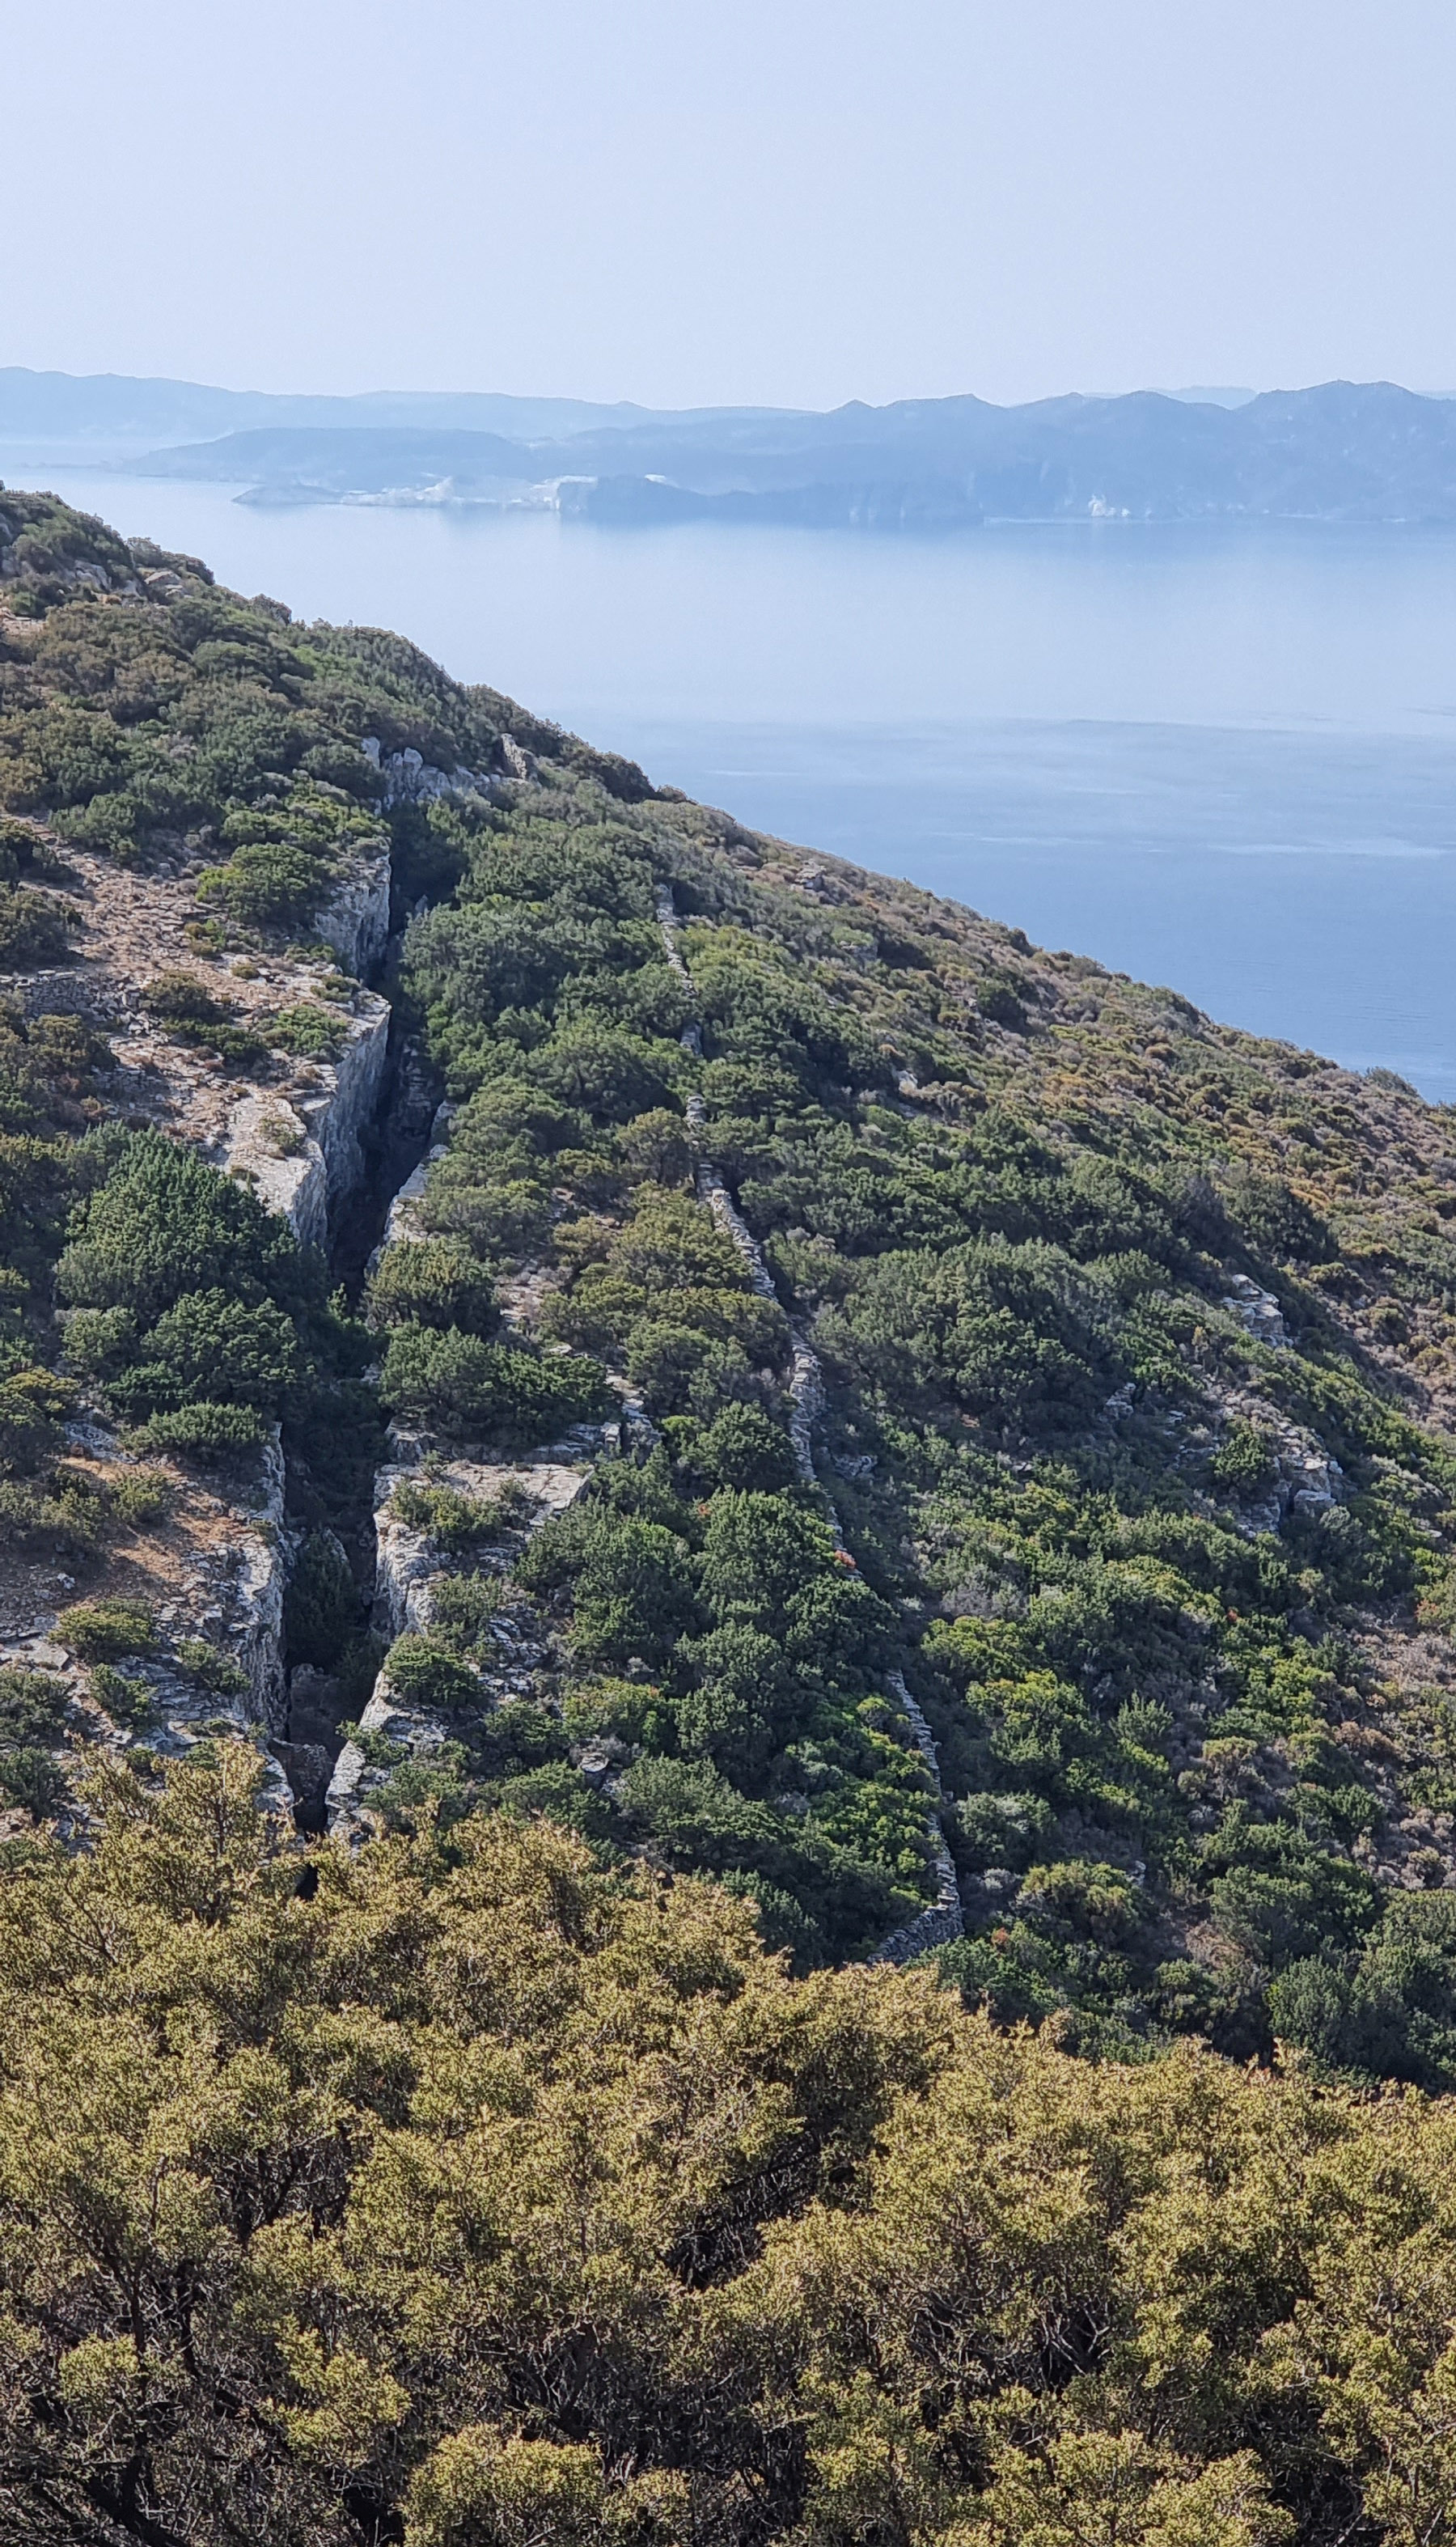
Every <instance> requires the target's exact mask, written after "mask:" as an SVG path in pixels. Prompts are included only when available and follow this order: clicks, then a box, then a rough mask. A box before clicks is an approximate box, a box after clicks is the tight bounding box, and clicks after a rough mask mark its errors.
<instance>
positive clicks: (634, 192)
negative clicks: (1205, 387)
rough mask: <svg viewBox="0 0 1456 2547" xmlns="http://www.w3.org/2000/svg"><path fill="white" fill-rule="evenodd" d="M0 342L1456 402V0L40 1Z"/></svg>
mask: <svg viewBox="0 0 1456 2547" xmlns="http://www.w3.org/2000/svg"><path fill="white" fill-rule="evenodd" d="M5 28H6V33H5V47H4V52H5V120H4V162H5V199H6V229H7V233H8V236H7V254H6V258H5V280H4V288H3V299H0V363H26V364H30V365H34V366H36V367H38V368H55V369H60V370H67V371H100V370H112V371H123V372H142V373H152V372H155V373H161V372H166V373H172V374H175V375H179V376H181V377H184V378H190V379H196V380H208V381H214V382H218V383H222V384H225V385H227V386H231V387H237V388H244V387H252V388H259V389H276V390H282V389H309V390H339V391H346V390H357V389H368V388H385V387H387V388H440V389H444V388H452V389H496V390H511V391H517V392H535V393H541V394H547V393H559V394H567V395H578V396H590V397H603V398H613V397H634V398H638V399H642V400H643V401H645V402H648V403H652V404H686V403H693V402H708V401H713V402H717V401H720V400H723V401H728V400H734V401H736V400H751V401H763V402H768V403H784V404H799V405H815V406H818V405H829V404H833V403H837V402H838V401H839V400H840V399H843V398H847V397H853V396H859V397H865V398H869V399H873V400H877V401H878V400H883V399H886V398H892V397H898V396H909V395H920V396H926V395H941V394H944V393H947V392H951V391H959V390H975V391H977V392H979V393H980V394H981V395H985V396H989V397H994V398H1019V397H1032V396H1039V395H1046V394H1049V393H1052V392H1055V391H1059V390H1063V389H1071V388H1081V389H1122V388H1131V387H1135V386H1139V385H1145V384H1153V385H1158V386H1167V387H1175V386H1180V385H1182V384H1184V383H1187V382H1190V381H1197V382H1213V383H1225V382H1234V383H1241V382H1247V383H1250V384H1252V385H1255V386H1258V387H1271V386H1276V385H1283V386H1288V385H1297V384H1302V383H1306V382H1310V381H1316V380H1322V379H1328V378H1330V377H1332V376H1335V375H1343V376H1345V377H1349V378H1354V379H1370V378H1377V377H1386V378H1394V379H1399V380H1403V381H1405V382H1407V383H1408V384H1409V385H1411V386H1412V387H1414V388H1422V389H1452V390H1456V297H1453V289H1452V274H1453V270H1456V259H1453V245H1456V240H1453V227H1456V222H1453V212H1456V154H1453V152H1452V150H1451V147H1450V138H1449V135H1450V122H1451V101H1452V98H1453V95H1456V11H1453V9H1452V8H1451V6H1450V0H895V5H893V6H892V5H889V0H881V5H871V4H870V0H517V5H514V6H502V5H499V0H249V5H248V6H247V7H243V6H241V5H239V0H129V5H128V6H125V7H119V6H118V5H117V0H47V5H43V6H35V7H32V8H30V9H26V10H21V9H19V8H17V7H12V8H11V9H10V10H8V11H7V12H6V13H5Z"/></svg>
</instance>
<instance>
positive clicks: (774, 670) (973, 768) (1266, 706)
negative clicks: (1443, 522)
mask: <svg viewBox="0 0 1456 2547" xmlns="http://www.w3.org/2000/svg"><path fill="white" fill-rule="evenodd" d="M0 476H4V477H5V478H6V479H7V480H8V481H9V483H13V484H18V485H19V484H37V483H49V484H52V485H54V486H55V488H56V490H57V491H58V492H60V493H62V494H64V495H66V496H67V497H68V499H69V500H71V501H72V502H78V503H82V504H84V505H86V506H87V507H89V508H90V509H93V510H96V511H99V512H101V513H104V514H105V515H106V516H107V517H108V519H110V520H112V521H113V522H115V523H116V525H117V527H118V528H120V529H121V530H123V531H126V532H128V533H136V532H146V533H148V534H149V535H150V536H151V537H152V538H154V539H157V540H159V541H160V542H162V543H163V545H165V546H167V547H173V548H184V549H187V550H190V551H192V552H194V553H196V554H199V555H202V556H204V557H206V558H207V559H208V560H209V561H210V562H211V564H212V565H213V566H214V568H215V570H216V571H217V572H218V574H219V575H220V576H221V577H223V578H224V579H225V580H226V581H228V582H231V583H234V584H237V585H239V586H240V587H241V588H242V589H243V590H244V591H248V592H252V591H260V590H261V591H267V592H271V593H273V594H274V595H275V596H276V597H277V598H279V599H281V600H284V601H287V602H288V603H289V604H290V605H291V607H292V608H293V609H294V611H295V613H296V614H297V615H299V616H301V617H314V616H320V617H328V618H335V619H355V620H362V621H368V622H371V623H373V624H376V625H385V626H389V627H394V628H398V629H401V630H402V631H404V633H405V634H407V635H408V636H410V637H412V638H414V639H415V640H416V641H417V642H418V643H419V644H420V645H422V646H423V647H425V648H426V649H427V650H428V651H429V652H430V653H431V654H433V655H436V656H438V657H439V658H440V659H441V660H442V661H444V662H445V664H446V665H447V666H448V668H449V669H450V670H451V671H453V672H455V673H457V674H458V675H460V676H461V677H462V678H464V679H467V680H483V681H488V682H490V683H491V684H492V685H493V686H494V687H496V688H498V689H503V690H506V691H509V692H510V693H512V694H513V695H514V696H516V697H517V698H520V699H522V700H523V701H525V702H526V703H527V704H529V705H530V706H531V707H532V708H533V709H535V710H536V711H537V712H538V713H541V714H545V715H547V716H551V717H555V718H557V719H558V720H559V721H560V722H562V723H564V724H567V725H569V726H572V727H574V728H575V729H576V730H577V731H578V732H580V733H582V734H584V735H586V736H587V737H588V738H589V739H590V740H591V741H592V742H594V743H597V744H600V745H603V746H605V747H610V748H613V749H616V750H620V751H626V752H628V753H630V754H632V755H633V756H634V757H635V758H638V759H640V760H642V762H643V764H644V766H645V767H646V768H647V769H648V770H649V771H650V772H651V774H652V775H653V776H654V777H656V778H658V779H660V780H671V781H672V782H674V783H675V784H676V785H678V786H681V787H683V788H685V789H687V791H688V792H689V793H690V794H691V795H694V796H701V797H706V798H707V799H708V800H709V801H711V802H713V803H716V804H721V805H725V806H728V807H729V808H730V809H731V810H732V811H733V812H734V813H735V814H737V815H738V816H740V817H741V818H742V819H743V820H744V821H745V822H748V823H750V824H753V825H755V826H757V827H759V828H761V829H764V830H768V831H772V832H776V833H779V834H783V835H784V836H786V837H788V838H790V839H795V840H802V841H805V842H808V843H811V844H813V845H814V846H815V847H819V848H824V849H831V850H837V851H839V852H840V853H842V854H843V855H845V856H848V857H851V858H854V859H856V860H858V861H859V862H860V863H862V864H864V865H867V866H871V867H876V868H880V869H882V870H885V871H888V872H890V873H893V874H896V875H902V876H908V877H911V878H913V879H914V880H915V881H917V882H919V883H922V884H926V885H929V886H931V887H933V888H934V890H935V891H937V892H939V893H944V894H951V895H954V896H956V897H957V898H958V899H959V900H961V901H963V902H967V903H970V904H971V905H973V906H974V907H975V908H976V909H977V910H980V911H984V912H987V913H989V914H990V915H992V916H993V917H994V918H996V919H998V920H1003V921H1006V922H1011V923H1012V924H1014V925H1017V926H1020V927H1022V928H1024V929H1025V930H1026V931H1027V933H1028V935H1030V936H1031V937H1033V938H1034V939H1036V940H1038V941H1039V942H1041V943H1042V944H1044V945H1050V946H1062V947H1071V948H1074V949H1076V950H1078V951H1079V952H1082V953H1085V954H1090V955H1095V956H1098V957H1100V958H1101V960H1102V961H1103V962H1105V963H1107V964H1110V965H1112V966H1114V967H1116V968H1117V969H1119V970H1121V971H1124V972H1128V973H1132V974H1135V975H1138V976H1141V977H1142V978H1144V979H1147V980H1152V981H1155V982H1161V983H1167V984H1170V985H1171V986H1173V987H1174V988H1176V989H1177V990H1179V991H1181V992H1183V993H1184V994H1185V995H1186V996H1187V997H1188V998H1190V999H1192V1000H1195V1001H1196V1002H1197V1003H1198V1004H1199V1006H1200V1007H1203V1008H1205V1009H1208V1010H1211V1011H1212V1013H1213V1014H1214V1015H1216V1016H1218V1017H1220V1018H1223V1019H1226V1020H1228V1021H1230V1022H1232V1023H1235V1024H1238V1025H1242V1026H1247V1027H1251V1028H1253V1029H1254V1030H1255V1031H1257V1032H1259V1033H1262V1034H1270V1035H1281V1036H1285V1037H1288V1038H1289V1039H1290V1040H1292V1041H1294V1042H1296V1043H1299V1044H1304V1045H1307V1046H1311V1047H1313V1048H1315V1049H1317V1050H1319V1051H1323V1052H1327V1053H1330V1054H1332V1055H1334V1056H1335V1058H1337V1059H1338V1060H1340V1061H1343V1062H1346V1063H1348V1064H1350V1065H1351V1066H1352V1067H1354V1068H1357V1069H1369V1068H1371V1067H1373V1066H1375V1065H1377V1064H1379V1065H1382V1066H1384V1067H1385V1068H1387V1069H1393V1070H1396V1071H1399V1072H1400V1073H1401V1074H1402V1075H1403V1076H1404V1077H1406V1078H1408V1079H1410V1080H1411V1081H1412V1082H1413V1084H1414V1085H1415V1086H1416V1087H1418V1088H1419V1089H1421V1090H1422V1091H1423V1093H1424V1094H1425V1095H1427V1096H1428V1097H1431V1098H1436V1099H1439V1100H1443V1101H1456V999H1453V996H1452V984H1453V976H1456V533H1452V532H1450V531H1445V530H1431V529H1421V528H1417V527H1412V528H1396V529H1389V530H1371V529H1363V528H1362V529H1344V528H1329V527H1326V526H1322V525H1316V524H1279V525H1273V526H1270V527H1269V528H1267V529H1262V530H1245V529H1239V530H1229V529H1194V528H1178V529H1142V528H1129V527H1128V526H1126V525H1122V524H1097V525H1087V526H1085V527H1080V526H1077V527H1069V526H1057V527H1050V526H1049V527H1047V528H1037V527H1027V526H1020V525H1018V526H1007V527H1005V528H993V529H988V530H985V531H983V532H978V533H970V534H966V535H964V536H961V537H959V538H955V539H951V540H940V541H919V540H909V539H897V538H885V537H875V536H865V535H859V534H853V533H832V532H799V531H786V530H776V529H773V530H770V529H763V530H736V529H726V528H723V527H720V526H716V525H714V526H703V525H688V526H683V527H680V528H672V529H663V530H654V531H649V532H642V531H630V532H613V531H605V530H600V529H593V528H591V527H589V526H586V525H582V524H575V523H562V522H560V521H559V520H558V519H557V517H556V516H555V515H551V514H540V515H523V514H516V515H507V516H500V515H494V514H489V513H483V512H445V511H437V510H432V509H428V508H411V509H408V510H391V509H389V508H386V507H378V506H357V507H338V508H317V509H307V508H304V509H299V508H293V507H290V508H288V509H278V510H268V509H259V508H255V507H251V506H247V505H242V504H238V503H236V502H234V501H233V500H232V494H233V490H232V489H229V488H214V487H198V486H193V485H185V484H180V483H179V484H172V483H167V482H161V481H150V480H148V481H138V480H136V479H132V478H127V477H122V476H117V475H115V474H112V475H103V474H100V473H97V472H95V471H87V472H79V471H76V470H74V469H62V468H61V467H59V466H57V465H49V466H45V467H38V466H36V465H35V464H34V463H30V464H28V463H26V462H24V461H22V460H20V459H18V458H17V457H15V456H13V455H10V456H8V455H5V454H4V453H0Z"/></svg>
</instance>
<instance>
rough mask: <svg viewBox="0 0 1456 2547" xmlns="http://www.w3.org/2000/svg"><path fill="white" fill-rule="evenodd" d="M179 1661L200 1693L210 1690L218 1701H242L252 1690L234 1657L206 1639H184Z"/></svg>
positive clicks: (178, 1656) (178, 1652) (181, 1642)
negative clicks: (245, 1692)
mask: <svg viewBox="0 0 1456 2547" xmlns="http://www.w3.org/2000/svg"><path fill="white" fill-rule="evenodd" d="M177 1660H178V1661H179V1663H180V1664H181V1665H182V1668H183V1670H184V1671H185V1672H186V1673H187V1676H188V1678H189V1679H190V1680H195V1681H196V1682H197V1684H198V1686H199V1688H200V1689H209V1690H211V1691H212V1692H213V1694H214V1697H216V1698H241V1697H242V1695H243V1692H244V1691H245V1690H246V1688H247V1686H248V1676H247V1673H246V1672H245V1671H244V1670H243V1668H242V1665H241V1664H240V1663H236V1662H234V1661H233V1658H232V1656H231V1654H225V1653H223V1651H222V1649H221V1647H220V1646H219V1645H210V1644H209V1643H208V1641H207V1639H206V1638H205V1637H203V1636H184V1637H183V1638H182V1639H181V1641H180V1643H179V1644H178V1647H177Z"/></svg>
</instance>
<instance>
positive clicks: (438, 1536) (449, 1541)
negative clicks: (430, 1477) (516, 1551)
mask: <svg viewBox="0 0 1456 2547" xmlns="http://www.w3.org/2000/svg"><path fill="white" fill-rule="evenodd" d="M389 1509H390V1511H391V1512H392V1513H393V1514H394V1515H395V1516H396V1518H397V1519H398V1520H399V1521H402V1522H403V1524H404V1526H405V1528H406V1529H407V1530H422V1531H428V1533H429V1535H430V1537H431V1538H433V1539H434V1540H435V1542H436V1544H437V1546H439V1547H443V1548H446V1549H448V1550H449V1552H450V1553H451V1554H452V1555H458V1554H459V1553H460V1552H461V1551H462V1550H463V1549H465V1548H468V1547H474V1546H477V1545H478V1543H479V1541H480V1540H481V1539H482V1538H498V1537H500V1536H501V1535H502V1533H503V1532H505V1531H508V1530H511V1529H514V1528H516V1527H518V1526H519V1524H520V1523H521V1522H522V1521H523V1520H524V1519H525V1518H526V1517H527V1515H528V1514H529V1513H530V1512H531V1510H532V1509H533V1507H532V1503H531V1498H530V1496H529V1495H528V1494H526V1493H525V1491H524V1489H523V1488H521V1487H520V1486H517V1485H514V1484H511V1485H507V1486H506V1487H505V1488H504V1489H503V1491H502V1492H501V1493H500V1494H499V1495H497V1496H493V1497H491V1498H490V1499H489V1500H488V1501H487V1500H485V1499H484V1498H481V1497H476V1496H472V1495H462V1494H458V1493H457V1492H456V1490H455V1488H454V1487H453V1486H432V1485H429V1484H426V1483H424V1482H422V1481H421V1480H420V1479H418V1478H415V1477H401V1478H400V1480H399V1483H398V1484H397V1485H396V1487H395V1488H394V1491H393V1493H392V1495H391V1496H390V1498H389Z"/></svg>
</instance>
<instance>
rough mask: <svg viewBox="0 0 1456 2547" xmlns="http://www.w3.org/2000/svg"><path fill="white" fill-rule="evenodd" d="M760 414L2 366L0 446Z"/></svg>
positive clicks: (529, 428)
mask: <svg viewBox="0 0 1456 2547" xmlns="http://www.w3.org/2000/svg"><path fill="white" fill-rule="evenodd" d="M683 412H686V413H688V414H694V415H699V414H700V415H702V416H703V417H705V418H708V417H715V416H721V415H732V414H752V415H755V416H758V415H766V414H768V413H769V412H771V410H769V409H767V408H757V407H755V408H746V409H744V408H724V407H705V408H702V409H689V410H685V411H684V410H668V409H658V408H654V407H645V406H638V405H635V404H634V403H633V402H632V401H631V400H630V399H625V398H624V399H621V400H619V401H618V402H617V403H616V404H608V405H604V404H602V403H601V402H600V401H598V400H596V399H592V398H564V397H512V396H508V395H505V394H503V393H497V392H494V391H475V390H438V391H437V390H376V391H368V392H365V393H364V394H363V395H358V396H353V397H329V396H314V395H279V394H278V393H276V392H273V391H267V390H221V389H213V388H209V387H207V386H205V385H204V384H202V383H200V382H197V381H173V380H133V379H130V378H128V376H126V375H125V374H122V373H116V372H93V373H90V374H85V375H80V376H77V375H76V374H73V373H70V372H33V371H27V370H25V369H24V368H22V367H19V366H16V365H12V366H10V367H9V368H6V367H4V366H0V442H19V441H31V440H34V441H36V442H49V443H56V444H59V443H68V442H79V443H98V442H99V443H103V444H109V445H112V446H114V447H115V446H118V445H122V444H126V443H132V444H135V445H137V446H138V447H140V446H147V447H150V446H152V445H154V444H164V443H172V442H194V441H197V440H199V439H203V438H209V437H212V436H214V435H218V434H226V433H244V432H248V431H251V430H253V429H254V428H256V427H259V426H263V425H270V424H271V425H289V426H297V427H300V428H305V427H310V426H320V425H333V426H338V427H344V428H351V427H352V428H356V429H367V428H369V427H371V426H380V425H396V426H399V425H402V426H414V427H420V428H433V429H439V430H443V431H461V430H467V429H470V430H473V431H476V432H491V433H494V432H501V433H510V434H513V435H515V436H516V437H517V438H522V437H530V436H533V435H538V434H569V433H579V432H583V431H585V430H587V429H588V428H589V427H591V426H593V425H602V424H611V423H617V424H623V425H627V424H650V423H654V422H660V421H664V420H666V419H667V418H668V416H669V415H673V414H681V413H683Z"/></svg>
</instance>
